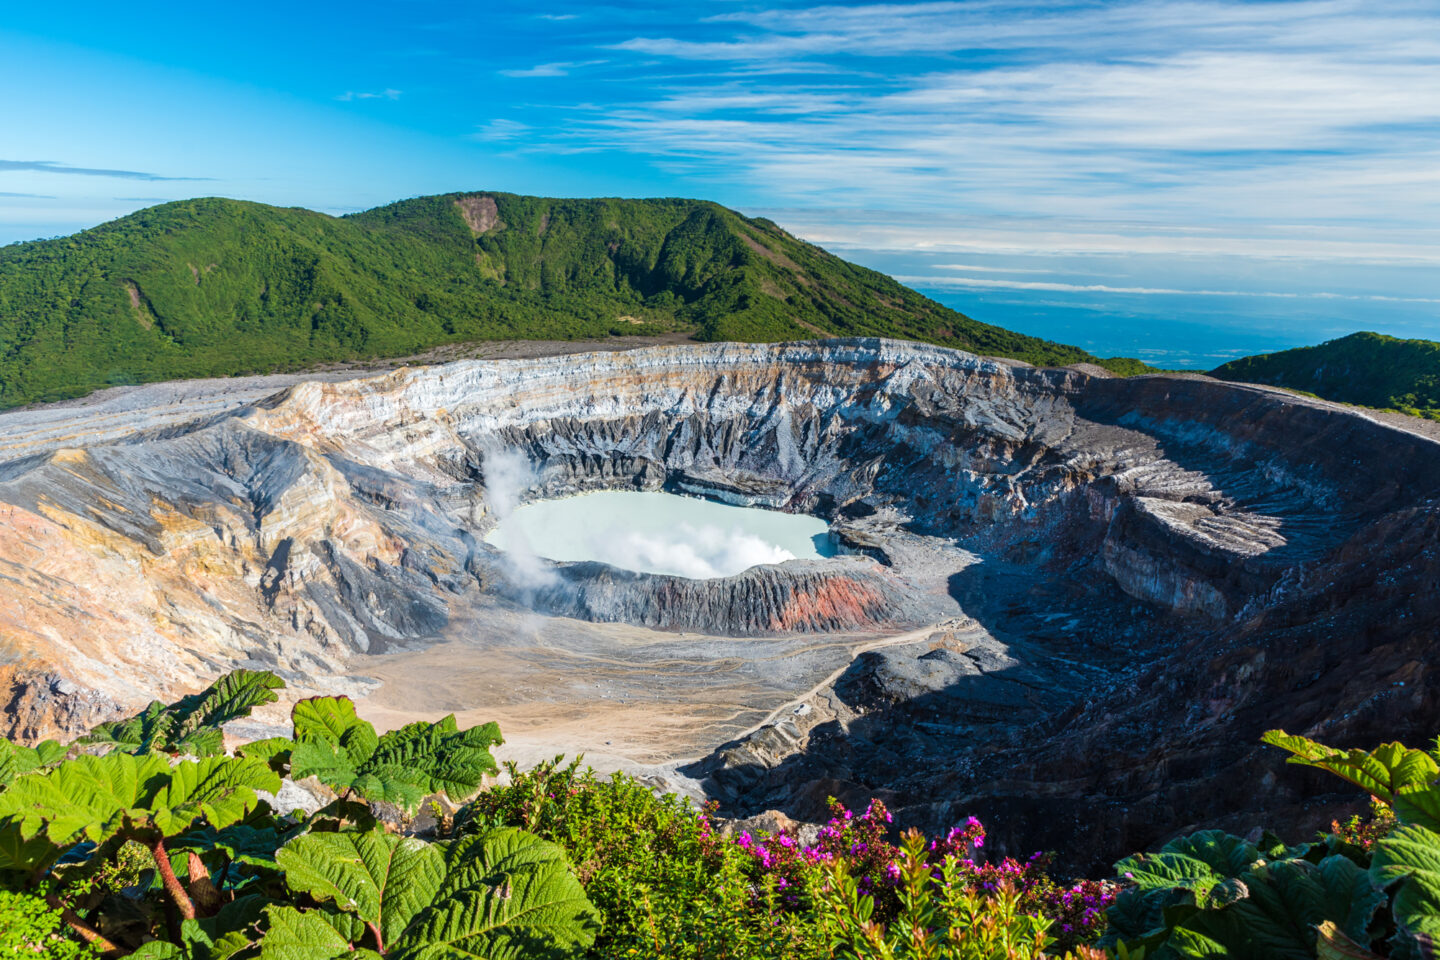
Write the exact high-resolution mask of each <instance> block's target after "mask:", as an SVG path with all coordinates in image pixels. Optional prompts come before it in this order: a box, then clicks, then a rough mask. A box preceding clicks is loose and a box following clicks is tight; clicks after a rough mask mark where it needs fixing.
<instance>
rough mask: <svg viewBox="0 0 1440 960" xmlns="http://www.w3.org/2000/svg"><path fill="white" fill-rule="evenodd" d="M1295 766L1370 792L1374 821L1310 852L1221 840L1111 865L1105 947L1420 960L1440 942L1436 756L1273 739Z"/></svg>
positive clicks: (1170, 954) (1268, 838)
mask: <svg viewBox="0 0 1440 960" xmlns="http://www.w3.org/2000/svg"><path fill="white" fill-rule="evenodd" d="M1264 740H1265V742H1266V743H1269V744H1271V745H1272V746H1276V747H1280V748H1281V749H1284V750H1286V751H1288V752H1289V753H1290V754H1291V755H1292V756H1291V758H1290V762H1291V763H1296V764H1300V765H1302V766H1308V767H1314V768H1316V769H1320V770H1325V771H1327V772H1329V773H1333V774H1335V775H1336V776H1339V777H1342V778H1343V779H1345V780H1348V781H1349V782H1351V783H1352V784H1355V785H1356V786H1357V787H1360V788H1362V789H1364V790H1365V791H1367V792H1368V793H1370V795H1371V798H1372V800H1371V802H1372V807H1373V809H1374V811H1375V813H1374V816H1372V818H1371V819H1369V820H1368V821H1365V820H1360V819H1359V818H1352V819H1351V820H1350V821H1349V822H1348V823H1346V824H1345V825H1341V824H1338V823H1337V824H1335V829H1334V830H1333V831H1332V832H1331V833H1329V834H1326V835H1323V836H1321V837H1320V838H1319V839H1318V840H1316V841H1315V842H1312V843H1304V844H1298V845H1294V846H1287V845H1286V844H1285V843H1283V842H1282V841H1281V840H1280V839H1279V838H1278V837H1275V836H1274V835H1273V834H1265V835H1264V836H1263V837H1261V839H1260V840H1259V841H1258V842H1250V841H1247V840H1242V839H1241V838H1239V837H1234V836H1231V835H1229V834H1226V833H1224V832H1222V831H1219V830H1205V831H1201V832H1199V833H1196V834H1192V835H1191V836H1188V837H1181V838H1178V839H1175V840H1172V841H1170V842H1169V843H1168V844H1166V845H1165V846H1164V847H1163V848H1161V850H1160V851H1159V852H1157V853H1151V854H1137V855H1135V856H1133V857H1129V858H1127V859H1125V860H1122V861H1120V863H1118V864H1116V869H1117V870H1118V871H1120V872H1121V874H1122V875H1123V877H1124V879H1125V880H1127V881H1128V882H1129V883H1130V884H1131V886H1130V887H1129V888H1128V889H1127V890H1126V891H1125V892H1124V893H1122V894H1121V895H1120V897H1119V899H1117V901H1116V902H1115V905H1114V907H1113V908H1112V909H1111V910H1110V921H1111V926H1112V932H1111V934H1110V936H1109V937H1108V938H1107V940H1108V941H1109V942H1111V943H1115V944H1122V945H1125V946H1127V947H1132V948H1135V949H1144V950H1146V951H1147V956H1148V957H1150V958H1154V960H1172V958H1201V957H1234V958H1237V960H1250V958H1254V960H1308V958H1313V957H1320V958H1325V960H1335V958H1339V960H1376V958H1381V957H1392V958H1397V960H1430V958H1433V957H1435V956H1436V952H1437V946H1436V945H1437V943H1440V788H1437V786H1436V779H1437V777H1440V746H1437V747H1436V748H1435V749H1434V750H1431V751H1424V750H1417V749H1413V748H1410V747H1406V746H1404V745H1403V744H1399V743H1387V744H1382V745H1381V746H1379V747H1377V748H1376V749H1374V750H1360V749H1351V750H1337V749H1334V748H1332V747H1327V746H1325V745H1323V744H1320V743H1316V742H1315V741H1313V740H1309V739H1307V738H1305V737H1297V736H1291V735H1289V734H1286V733H1285V732H1284V731H1280V730H1272V731H1270V732H1269V733H1267V734H1266V735H1265V737H1264Z"/></svg>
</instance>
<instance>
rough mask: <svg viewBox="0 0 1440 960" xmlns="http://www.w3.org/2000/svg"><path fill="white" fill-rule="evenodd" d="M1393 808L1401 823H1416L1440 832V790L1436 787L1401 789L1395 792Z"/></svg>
mask: <svg viewBox="0 0 1440 960" xmlns="http://www.w3.org/2000/svg"><path fill="white" fill-rule="evenodd" d="M1392 806H1393V807H1394V809H1395V816H1396V818H1398V819H1399V820H1400V822H1401V823H1414V824H1418V825H1420V826H1422V827H1427V828H1429V829H1431V830H1435V831H1440V790H1437V789H1436V788H1435V787H1434V786H1431V785H1429V784H1426V785H1423V786H1421V785H1412V786H1408V787H1401V788H1400V789H1399V790H1396V791H1395V798H1394V801H1393V803H1392Z"/></svg>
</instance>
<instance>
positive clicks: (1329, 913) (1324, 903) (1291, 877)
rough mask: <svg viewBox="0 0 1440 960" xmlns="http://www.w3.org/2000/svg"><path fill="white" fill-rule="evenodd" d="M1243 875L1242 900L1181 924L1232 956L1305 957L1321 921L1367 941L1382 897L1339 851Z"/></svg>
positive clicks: (1257, 959) (1264, 959) (1240, 959)
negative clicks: (1319, 860)
mask: <svg viewBox="0 0 1440 960" xmlns="http://www.w3.org/2000/svg"><path fill="white" fill-rule="evenodd" d="M1244 880H1245V883H1246V885H1247V886H1248V887H1249V889H1250V895H1249V896H1248V897H1246V898H1245V899H1244V900H1242V901H1239V902H1237V903H1234V904H1231V905H1230V906H1228V907H1226V908H1225V909H1223V910H1218V911H1210V912H1205V913H1197V914H1196V915H1194V916H1193V917H1191V918H1189V919H1188V920H1186V922H1185V924H1184V927H1185V928H1186V929H1188V930H1190V931H1193V932H1196V933H1198V934H1200V935H1201V936H1202V937H1204V938H1205V939H1206V940H1207V941H1210V942H1214V943H1218V944H1220V945H1222V946H1223V947H1224V948H1225V950H1226V951H1227V952H1226V954H1225V955H1226V956H1229V957H1233V958H1234V960H1310V958H1312V957H1313V956H1314V955H1315V942H1316V941H1315V929H1316V928H1317V927H1318V926H1319V925H1320V924H1322V923H1324V922H1326V921H1333V922H1334V923H1336V924H1337V925H1338V926H1339V928H1340V929H1341V930H1342V931H1343V932H1344V933H1345V934H1346V935H1348V936H1349V937H1350V938H1351V939H1353V940H1356V941H1357V942H1359V943H1360V944H1361V945H1365V944H1368V943H1369V934H1368V933H1367V927H1368V926H1369V923H1370V919H1371V917H1372V916H1373V915H1374V913H1375V910H1376V908H1377V907H1379V906H1380V905H1381V904H1382V903H1384V901H1385V897H1384V896H1383V894H1379V893H1378V891H1376V890H1375V889H1374V887H1373V886H1372V885H1371V884H1370V880H1369V877H1368V875H1367V874H1366V872H1365V871H1363V870H1361V869H1360V868H1359V867H1357V866H1355V864H1353V863H1352V862H1350V861H1349V860H1348V859H1346V858H1345V857H1341V856H1335V857H1329V858H1327V859H1326V860H1325V861H1323V862H1322V863H1320V864H1319V865H1316V864H1312V863H1310V862H1309V861H1307V860H1282V861H1277V862H1274V863H1268V864H1264V865H1262V866H1257V867H1256V868H1255V869H1254V870H1252V871H1251V872H1250V873H1249V874H1247V875H1246V876H1245V878H1244ZM1172 943H1173V938H1172Z"/></svg>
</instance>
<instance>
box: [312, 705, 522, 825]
mask: <svg viewBox="0 0 1440 960" xmlns="http://www.w3.org/2000/svg"><path fill="white" fill-rule="evenodd" d="M293 717H294V723H295V740H296V745H295V747H294V748H293V750H292V751H291V754H290V775H291V776H292V777H295V778H304V777H308V776H313V777H315V778H317V779H318V780H320V781H321V782H322V783H325V784H328V785H329V786H331V787H333V788H335V789H347V788H348V789H351V790H353V791H355V792H356V793H358V794H359V795H360V796H363V797H365V798H366V799H368V800H375V801H383V802H388V803H393V804H396V805H397V806H400V807H402V808H403V809H405V810H407V811H413V810H414V809H415V808H416V807H417V806H418V805H419V803H420V801H421V800H422V799H424V797H426V796H427V795H429V794H432V793H445V794H446V795H448V796H449V797H451V799H455V800H464V799H466V798H468V797H469V796H471V795H473V794H474V793H475V791H476V790H477V789H479V787H480V784H481V783H482V781H483V780H484V777H485V775H486V774H488V773H497V772H498V771H499V768H498V766H497V765H496V763H495V759H494V757H493V756H491V754H490V747H491V746H494V745H495V744H498V743H501V742H503V741H502V740H501V738H500V728H499V726H497V725H496V724H494V723H487V724H484V725H482V726H478V727H472V728H470V729H469V730H460V729H459V728H458V726H457V724H456V722H455V717H454V716H453V715H451V716H447V717H445V718H444V719H442V720H440V721H439V722H437V723H425V722H420V723H411V724H407V725H406V726H404V727H401V728H399V729H398V730H392V731H390V732H389V733H387V734H385V735H384V736H383V737H376V736H375V731H374V728H373V727H371V726H370V724H368V723H366V722H365V721H363V720H361V719H359V718H358V717H357V716H356V715H355V707H354V704H353V703H351V702H350V700H349V699H348V698H346V697H317V698H314V699H311V700H302V701H300V702H299V703H297V704H296V705H295V708H294V711H293Z"/></svg>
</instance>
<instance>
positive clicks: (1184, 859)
mask: <svg viewBox="0 0 1440 960" xmlns="http://www.w3.org/2000/svg"><path fill="white" fill-rule="evenodd" d="M1115 872H1116V873H1118V874H1120V875H1121V876H1123V877H1124V878H1125V879H1127V880H1129V881H1131V882H1132V883H1134V884H1135V886H1137V887H1139V888H1140V889H1141V890H1155V889H1172V888H1175V887H1183V888H1185V889H1188V890H1196V891H1201V892H1209V890H1210V888H1211V887H1213V886H1214V885H1215V884H1216V883H1218V882H1220V880H1221V879H1222V875H1221V874H1219V873H1217V872H1216V871H1215V869H1214V868H1213V867H1211V866H1210V865H1209V864H1208V863H1205V862H1204V861H1203V860H1197V859H1195V858H1194V857H1190V856H1186V855H1185V854H1183V853H1173V852H1172V853H1166V852H1161V853H1137V854H1135V855H1133V856H1130V857H1126V858H1125V859H1124V860H1121V861H1120V862H1119V863H1117V864H1115Z"/></svg>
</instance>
